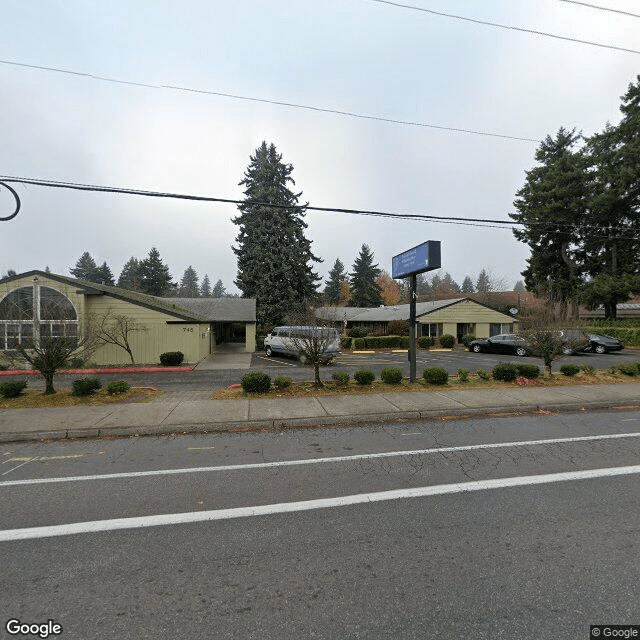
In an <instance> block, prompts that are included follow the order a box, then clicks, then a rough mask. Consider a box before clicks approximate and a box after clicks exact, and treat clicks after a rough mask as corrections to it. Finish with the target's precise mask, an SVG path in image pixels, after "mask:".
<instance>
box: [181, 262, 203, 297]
mask: <svg viewBox="0 0 640 640" xmlns="http://www.w3.org/2000/svg"><path fill="white" fill-rule="evenodd" d="M178 295H179V296H180V297H181V298H197V297H198V296H199V295H200V286H199V285H198V274H197V273H196V270H195V269H194V268H193V267H192V266H191V265H189V266H188V267H187V268H186V269H185V271H184V274H183V276H182V280H180V286H179V287H178Z"/></svg>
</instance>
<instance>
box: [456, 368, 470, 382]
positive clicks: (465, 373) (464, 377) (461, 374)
mask: <svg viewBox="0 0 640 640" xmlns="http://www.w3.org/2000/svg"><path fill="white" fill-rule="evenodd" d="M458 380H459V381H460V382H469V369H458Z"/></svg>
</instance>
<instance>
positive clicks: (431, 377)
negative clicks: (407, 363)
mask: <svg viewBox="0 0 640 640" xmlns="http://www.w3.org/2000/svg"><path fill="white" fill-rule="evenodd" d="M422 377H423V378H424V379H425V380H426V381H427V382H429V383H430V384H447V381H448V380H449V374H448V373H447V370H446V369H443V368H442V367H430V368H428V369H425V370H424V371H423V372H422Z"/></svg>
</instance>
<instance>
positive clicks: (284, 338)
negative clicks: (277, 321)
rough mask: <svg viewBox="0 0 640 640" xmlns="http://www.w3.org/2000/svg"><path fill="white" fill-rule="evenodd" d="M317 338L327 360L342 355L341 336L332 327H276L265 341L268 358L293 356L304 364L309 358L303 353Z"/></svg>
mask: <svg viewBox="0 0 640 640" xmlns="http://www.w3.org/2000/svg"><path fill="white" fill-rule="evenodd" d="M315 338H317V339H318V340H319V341H320V343H319V345H318V346H319V347H320V348H321V349H322V354H323V356H326V357H327V359H330V358H335V357H336V356H338V355H340V335H339V334H338V331H337V330H336V329H332V328H331V327H276V328H275V329H274V330H273V331H272V332H271V333H270V334H269V335H268V336H267V337H266V338H265V339H264V350H265V353H266V354H267V356H272V355H273V354H280V355H283V356H292V357H294V358H298V359H299V360H300V362H302V363H303V364H304V363H305V362H306V361H307V356H306V355H305V354H304V353H303V351H304V349H305V347H306V346H307V345H309V346H311V341H312V340H313V339H315Z"/></svg>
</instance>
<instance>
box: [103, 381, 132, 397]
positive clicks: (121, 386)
mask: <svg viewBox="0 0 640 640" xmlns="http://www.w3.org/2000/svg"><path fill="white" fill-rule="evenodd" d="M129 389H131V387H130V386H129V383H128V382H126V381H125V380H113V381H112V382H110V383H109V384H108V385H107V393H108V394H109V395H110V396H117V395H120V394H121V393H127V391H129Z"/></svg>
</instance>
